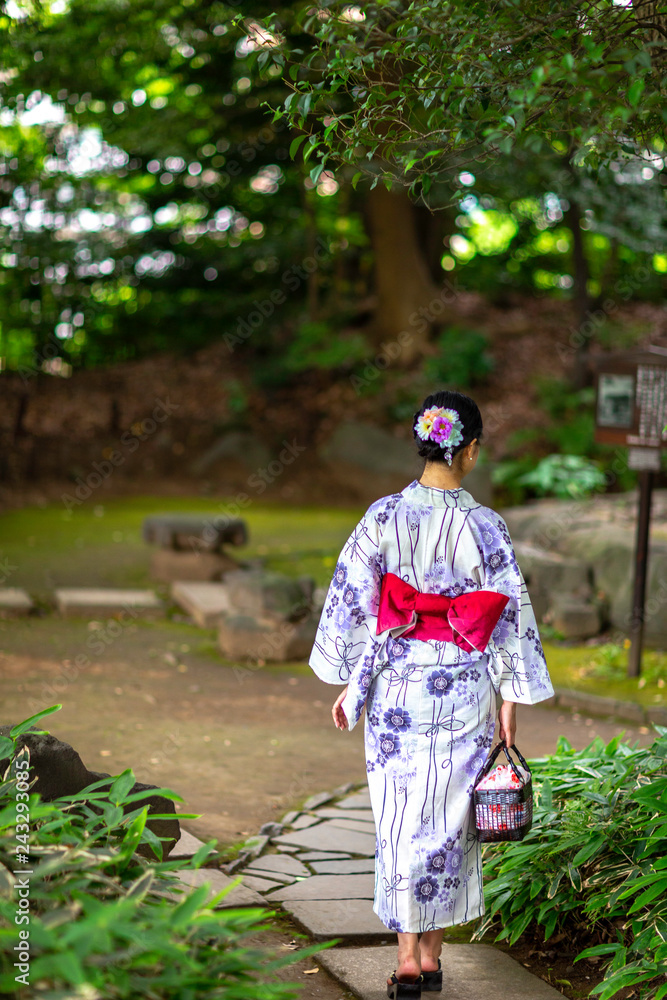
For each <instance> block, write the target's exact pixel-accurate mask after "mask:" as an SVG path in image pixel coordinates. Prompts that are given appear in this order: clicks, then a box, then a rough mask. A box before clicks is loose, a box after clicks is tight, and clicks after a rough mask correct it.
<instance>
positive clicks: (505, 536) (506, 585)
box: [476, 510, 554, 705]
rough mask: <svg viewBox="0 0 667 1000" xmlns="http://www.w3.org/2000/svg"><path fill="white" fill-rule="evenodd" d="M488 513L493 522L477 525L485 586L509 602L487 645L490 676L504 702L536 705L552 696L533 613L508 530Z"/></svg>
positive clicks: (500, 519) (488, 519)
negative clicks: (505, 597) (503, 596)
mask: <svg viewBox="0 0 667 1000" xmlns="http://www.w3.org/2000/svg"><path fill="white" fill-rule="evenodd" d="M486 513H487V514H488V515H489V517H488V518H487V519H486V521H485V522H482V523H481V524H479V525H478V526H477V529H478V530H477V532H476V534H477V535H478V546H479V549H480V553H481V555H482V559H483V564H484V573H485V580H484V587H485V589H487V590H495V591H497V592H498V593H500V594H505V595H506V596H507V597H509V601H508V602H507V604H506V606H505V609H504V610H503V612H502V614H501V616H500V619H499V621H498V624H497V625H496V628H495V629H494V631H493V634H492V636H491V639H490V641H489V644H488V646H487V653H488V654H489V656H490V661H491V662H490V664H489V666H490V670H491V677H492V680H493V682H494V687H495V688H496V691H498V692H499V693H500V695H501V697H502V698H503V699H504V700H505V701H514V702H518V703H519V704H522V705H534V704H535V703H536V702H539V701H545V700H546V699H547V698H551V697H552V695H553V693H554V690H553V687H552V684H551V679H550V677H549V671H548V669H547V664H546V660H545V657H544V651H543V649H542V643H541V642H540V636H539V631H538V628H537V622H536V620H535V612H534V611H533V606H532V604H531V602H530V597H529V596H528V589H527V587H526V583H525V581H524V579H523V575H522V573H521V570H520V569H519V566H518V564H517V561H516V556H515V554H514V547H513V545H512V540H511V538H510V535H509V531H508V530H507V525H506V524H505V522H504V520H503V519H502V517H500V516H499V515H498V514H496V513H495V511H491V510H488V511H487V512H486Z"/></svg>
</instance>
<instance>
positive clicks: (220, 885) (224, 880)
mask: <svg viewBox="0 0 667 1000" xmlns="http://www.w3.org/2000/svg"><path fill="white" fill-rule="evenodd" d="M176 875H177V876H178V879H179V881H180V882H181V885H182V887H183V889H184V890H185V891H186V892H189V891H190V890H191V889H196V888H197V887H198V886H200V885H204V883H205V882H208V883H209V884H210V886H211V890H210V893H209V896H208V898H209V900H210V899H212V898H213V896H215V895H217V894H218V893H219V892H220V891H221V890H222V889H227V888H228V887H229V886H230V885H232V884H233V882H234V881H235V879H233V878H230V877H229V876H228V875H225V874H224V873H223V872H221V871H218V870H217V868H186V869H183V870H182V871H179V872H176ZM181 895H182V894H181V893H179V892H170V893H169V896H170V898H171V899H173V900H174V902H178V901H179V899H180V898H181ZM241 906H253V907H264V908H265V907H266V903H265V902H264V899H263V898H262V897H261V896H260V895H259V893H258V892H255V891H254V889H250V888H249V887H248V886H245V885H237V886H235V887H234V888H233V889H232V890H231V892H228V893H227V895H226V896H224V897H223V898H222V899H221V900H219V902H218V903H217V905H216V910H229V909H234V908H236V907H241Z"/></svg>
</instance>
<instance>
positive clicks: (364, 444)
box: [318, 420, 493, 507]
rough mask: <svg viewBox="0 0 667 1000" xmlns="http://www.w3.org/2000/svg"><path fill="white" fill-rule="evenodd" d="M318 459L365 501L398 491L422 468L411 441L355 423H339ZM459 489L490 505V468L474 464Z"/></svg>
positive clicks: (418, 475) (364, 424)
mask: <svg viewBox="0 0 667 1000" xmlns="http://www.w3.org/2000/svg"><path fill="white" fill-rule="evenodd" d="M318 456H319V458H320V459H321V460H323V461H324V462H326V464H327V465H328V466H329V467H330V472H334V473H337V474H338V475H339V476H340V478H341V481H342V482H344V483H345V486H346V487H349V486H354V487H357V488H358V489H359V492H360V494H362V495H364V496H365V495H366V494H368V498H369V500H370V499H377V496H378V494H382V493H394V492H397V491H400V490H402V489H403V488H404V487H405V486H407V485H408V483H410V482H412V480H413V479H419V477H420V476H421V474H422V471H423V468H424V462H423V459H421V458H420V457H419V455H418V454H417V447H416V445H415V443H414V441H412V440H402V439H400V438H397V437H394V435H393V434H389V433H388V432H387V431H385V430H383V429H382V428H381V427H376V426H375V425H374V424H367V423H363V422H361V421H356V420H347V421H345V422H344V423H342V424H339V426H338V427H337V428H336V430H335V431H334V432H333V434H332V435H331V437H330V438H329V440H328V441H326V442H325V444H324V445H323V446H322V447H321V448H320V450H319V453H318ZM463 487H464V489H466V490H468V492H469V493H471V494H472V495H473V496H474V498H475V500H477V501H478V502H479V503H481V504H484V505H485V506H487V507H490V506H492V501H493V488H492V483H491V466H490V465H488V464H484V465H477V466H476V467H475V469H474V470H473V471H472V472H471V473H469V475H467V476H466V478H465V479H464V481H463ZM371 494H373V495H371Z"/></svg>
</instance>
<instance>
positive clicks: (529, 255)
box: [0, 0, 667, 452]
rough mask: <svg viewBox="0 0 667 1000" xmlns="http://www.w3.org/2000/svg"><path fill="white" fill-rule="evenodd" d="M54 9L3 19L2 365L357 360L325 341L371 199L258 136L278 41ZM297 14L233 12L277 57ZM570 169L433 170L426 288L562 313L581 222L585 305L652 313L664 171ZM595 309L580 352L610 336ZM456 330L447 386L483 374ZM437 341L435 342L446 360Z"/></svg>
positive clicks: (223, 16)
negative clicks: (222, 357) (207, 349)
mask: <svg viewBox="0 0 667 1000" xmlns="http://www.w3.org/2000/svg"><path fill="white" fill-rule="evenodd" d="M56 9H57V11H58V12H56ZM56 9H54V8H53V7H52V6H49V5H44V4H32V3H30V4H29V3H17V4H15V5H12V7H11V11H12V13H8V9H7V8H5V9H4V12H3V13H2V14H0V28H1V29H2V30H1V31H0V57H1V58H2V62H3V65H4V66H5V67H6V69H5V71H4V80H3V95H2V112H3V130H2V134H1V135H0V222H1V223H2V225H1V226H0V263H2V270H1V271H0V359H2V360H1V361H0V368H2V367H4V368H6V369H9V370H11V369H14V370H15V369H19V370H21V372H22V374H23V375H24V376H25V377H26V378H27V377H29V376H30V375H31V374H34V373H35V372H37V371H47V372H51V373H53V374H56V375H58V374H68V373H69V371H70V370H71V368H75V367H77V366H92V365H103V364H108V363H111V362H117V361H123V360H125V359H130V358H134V357H138V356H142V355H147V354H151V353H153V352H156V351H161V350H171V351H177V352H182V353H187V352H192V351H195V350H197V349H199V348H201V347H203V346H205V345H207V344H209V343H211V342H216V341H223V342H225V343H226V342H227V341H226V340H225V338H231V341H232V344H231V346H230V351H232V350H238V352H239V354H240V355H241V356H242V357H243V358H247V359H248V361H249V362H250V364H249V371H250V373H251V375H252V376H255V375H256V376H257V378H258V379H259V380H262V379H264V381H267V382H269V383H270V382H271V378H272V374H271V373H272V372H273V373H274V376H275V378H276V379H277V380H278V381H280V380H281V379H282V380H284V379H289V378H298V377H300V376H301V375H302V373H303V372H304V371H305V370H307V369H308V368H310V367H312V368H315V369H317V368H328V367H332V368H338V367H341V366H342V367H344V366H346V365H348V364H349V363H354V362H355V361H359V360H361V359H362V358H363V352H362V346H361V339H360V338H361V333H359V335H358V336H356V335H353V334H352V333H350V334H348V335H346V336H347V339H345V338H344V337H340V341H341V342H340V343H336V340H337V338H338V337H339V334H340V331H341V330H343V328H345V329H347V328H348V327H349V326H350V325H351V326H352V327H353V328H356V329H357V330H362V329H365V328H366V324H367V322H368V320H369V318H370V317H371V314H372V310H373V305H372V302H373V299H372V296H373V294H374V293H375V291H376V289H375V283H374V272H373V268H374V258H373V251H372V247H371V235H372V234H371V232H370V227H369V223H368V213H367V211H366V208H367V200H368V186H367V185H366V184H365V183H362V184H359V185H358V186H355V187H353V185H352V184H351V183H350V182H351V177H352V173H353V171H352V168H350V169H349V170H348V169H347V168H345V167H343V168H341V169H339V170H338V171H337V173H336V176H335V177H334V176H333V174H332V173H331V172H328V171H325V172H316V173H312V171H311V168H312V160H311V159H309V160H308V161H307V162H306V159H305V153H304V150H306V143H305V142H304V141H303V139H304V133H303V132H301V131H300V130H299V128H298V127H295V126H294V124H293V123H289V122H287V121H285V120H282V119H281V120H273V121H272V119H271V115H270V114H269V113H268V110H267V108H268V106H269V105H270V106H274V107H275V106H279V105H281V104H282V103H283V102H284V101H285V99H286V97H287V95H288V93H289V92H290V88H291V85H292V83H293V82H294V81H293V80H289V81H287V82H286V81H285V80H284V79H283V72H284V68H285V67H284V52H283V51H282V50H281V48H280V47H279V46H274V45H272V44H271V43H270V40H269V44H264V43H263V42H262V39H261V37H260V36H258V35H257V33H256V30H255V27H253V24H254V21H252V20H247V19H246V20H242V19H239V18H238V14H239V8H238V6H237V5H236V4H225V3H222V2H220V0H211V2H209V0H207V2H204V0H133V3H132V4H117V3H115V2H112V0H99V2H97V3H95V4H93V5H91V4H90V3H88V2H87V0H70V2H69V3H68V4H66V5H62V7H60V6H59V7H58V8H56ZM300 12H301V5H300V4H295V3H289V2H285V3H283V4H282V5H276V4H275V3H270V2H266V0H258V2H257V3H256V4H254V6H253V18H258V19H259V18H262V17H264V16H268V15H271V16H275V17H277V19H278V21H279V22H280V24H281V25H282V29H281V30H282V36H281V37H282V38H283V39H284V41H285V49H289V50H290V51H294V52H296V51H297V50H299V49H300V50H302V51H303V52H304V53H306V52H307V51H310V50H311V48H312V46H313V44H314V43H313V40H312V38H311V37H310V36H309V35H308V33H307V32H304V31H303V29H302V28H301V27H300V25H299V23H298V19H295V15H296V14H299V13H300ZM510 13H511V12H510ZM583 63H586V60H585V59H584V60H583ZM644 70H646V67H644V69H643V70H642V73H643V72H644ZM304 72H305V71H304ZM637 72H639V69H638V70H637ZM301 73H302V70H301V69H300V68H299V69H298V71H297V76H298V75H299V74H301ZM408 82H409V81H408ZM297 147H298V148H297ZM570 153H571V151H570V150H568V148H567V146H566V145H563V143H562V142H560V140H557V139H554V141H553V142H551V143H550V144H547V145H546V146H545V147H544V148H543V149H542V151H541V152H540V155H539V156H538V155H536V154H535V151H534V150H533V149H531V147H530V144H529V143H528V144H524V143H522V141H517V143H516V145H515V146H514V148H513V149H512V151H511V153H507V154H506V153H504V152H502V150H499V152H498V155H496V156H495V157H493V158H491V159H490V160H488V161H487V160H483V159H480V160H479V161H476V162H475V165H474V168H472V169H467V168H466V169H464V168H463V167H462V166H461V165H459V164H457V163H456V161H455V160H454V161H452V163H451V164H450V166H449V167H448V168H447V169H446V170H443V171H441V172H440V173H439V175H438V178H437V180H436V181H434V183H433V186H432V188H431V190H430V192H429V207H431V208H433V209H436V210H441V211H436V214H435V215H430V214H429V213H427V212H426V211H425V210H424V207H423V205H422V206H420V208H419V211H421V213H422V216H421V222H420V225H422V226H423V229H424V232H425V233H427V235H428V239H427V240H425V241H424V258H425V259H424V262H423V263H424V265H425V266H428V267H429V268H430V270H431V273H432V275H433V277H434V280H435V281H436V284H441V283H442V281H443V279H444V277H445V276H446V277H447V278H448V279H449V280H451V282H452V283H453V285H454V286H455V287H457V288H461V289H474V290H478V291H481V292H482V293H483V294H484V295H486V296H488V297H489V298H491V299H495V300H498V301H501V302H502V301H503V300H504V298H505V296H506V295H507V293H508V291H509V290H511V289H515V290H519V291H521V292H525V293H529V294H540V295H548V296H555V297H559V298H563V299H569V298H571V297H572V295H573V275H574V274H575V260H574V238H573V233H574V232H575V231H576V232H578V231H579V229H581V235H582V239H583V250H584V254H585V258H586V267H587V272H588V286H587V287H588V293H589V296H590V300H591V304H592V306H595V304H596V303H601V302H603V301H604V300H605V297H606V298H607V299H609V300H610V301H613V302H615V303H617V304H618V303H622V302H625V301H628V300H629V299H631V298H641V299H656V300H657V299H659V297H660V296H661V295H662V290H663V289H662V285H663V283H664V274H665V273H666V272H667V230H666V227H665V215H664V182H665V177H666V171H665V167H664V164H663V165H662V166H660V164H659V163H658V162H657V161H653V162H652V164H651V165H650V166H649V165H646V164H644V165H643V166H642V165H641V164H638V163H637V161H636V160H633V159H632V157H630V156H629V155H628V154H627V152H626V151H623V150H622V149H620V148H619V150H618V156H617V157H616V158H615V159H613V160H612V161H611V162H610V163H609V164H608V165H607V166H601V167H600V169H599V170H598V171H597V172H595V173H591V172H590V171H589V170H588V169H587V168H586V167H584V166H581V165H577V164H576V163H573V162H571V159H572V158H571V156H570ZM473 169H474V173H473V172H472V171H473ZM318 170H319V168H318ZM311 173H312V175H311ZM574 208H576V209H577V212H578V216H577V219H578V220H579V221H577V219H574V217H573V216H572V211H573V209H574ZM399 238H400V237H399ZM427 245H428V249H426V247H427ZM316 251H317V253H316ZM313 258H314V259H315V260H316V262H317V266H316V267H313V266H312V259H313ZM272 296H273V297H272ZM267 303H269V305H268V306H267ZM260 307H261V308H260ZM258 308H260V317H259V322H258V323H255V322H254V320H255V318H256V314H257V312H258ZM607 312H608V313H609V316H608V321H609V324H608V328H607V329H606V330H602V332H601V333H600V334H599V337H600V339H601V341H603V340H604V338H605V337H607V338H612V339H614V338H616V341H617V340H618V336H619V335H620V334H619V333H618V330H616V332H614V330H615V329H616V328H615V327H614V317H613V315H611V313H613V310H609V309H608V310H607ZM251 317H253V322H252V323H251V322H250V320H251ZM441 332H442V331H441V330H439V329H438V328H437V324H436V325H435V328H434V336H435V337H438V336H439V335H440V333H441ZM464 332H465V335H466V338H471V341H470V344H469V345H466V346H464V347H461V352H460V353H459V362H457V364H458V365H459V368H458V369H457V371H456V376H455V377H456V380H457V381H460V384H461V385H467V384H474V383H475V379H478V378H481V377H482V376H483V374H484V371H483V369H484V367H485V365H486V364H487V362H486V361H485V360H484V354H483V352H480V355H479V357H476V355H477V353H478V352H477V349H476V348H475V349H474V350H473V345H474V344H476V343H477V342H476V341H475V339H474V338H475V336H477V334H474V333H472V332H470V331H464ZM637 332H638V333H639V332H641V331H637ZM454 338H455V333H454V331H448V332H447V333H446V334H445V336H444V339H443V342H442V343H443V345H444V348H445V349H446V350H447V352H448V356H449V357H450V358H453V357H454V353H455V352H454V351H453V348H452V343H451V340H452V339H454ZM325 341H326V343H325ZM616 341H615V342H616ZM443 357H445V360H446V356H445V355H443ZM473 360H476V361H477V362H478V364H477V365H474V364H473ZM433 363H434V364H435V363H436V362H433ZM440 370H441V371H442V372H443V373H444V372H446V371H447V369H446V366H445V365H444V364H443V367H442V368H441V369H439V371H440ZM438 377H439V376H438ZM368 391H374V389H373V387H372V386H370V385H369V388H368ZM568 450H569V451H570V452H572V451H573V449H571V448H570V449H568Z"/></svg>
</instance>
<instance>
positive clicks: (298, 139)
mask: <svg viewBox="0 0 667 1000" xmlns="http://www.w3.org/2000/svg"><path fill="white" fill-rule="evenodd" d="M307 138H308V135H307V133H305V132H304V133H303V135H297V137H296V139H292V141H291V143H290V147H289V155H290V159H292V160H293V159H294V156H295V154H296V152H297V150H298V149H299V146H300V145H301V143H302V142H304V141H305V140H306V139H307Z"/></svg>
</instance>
